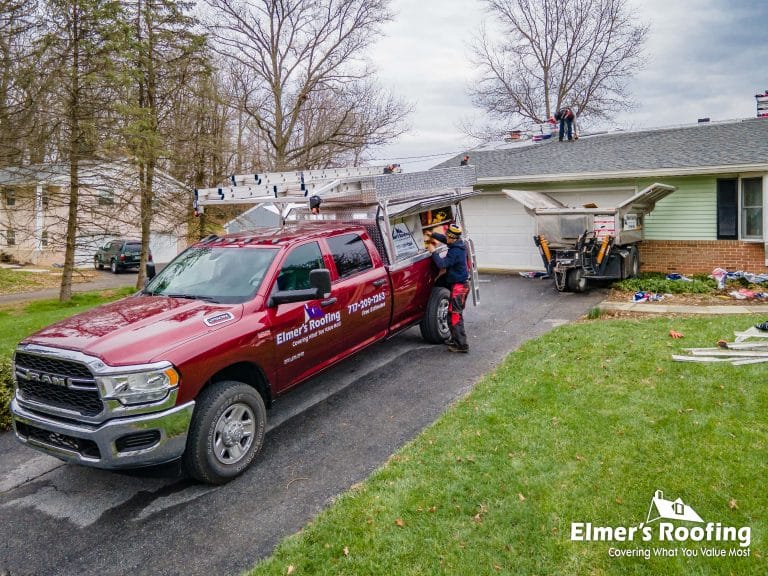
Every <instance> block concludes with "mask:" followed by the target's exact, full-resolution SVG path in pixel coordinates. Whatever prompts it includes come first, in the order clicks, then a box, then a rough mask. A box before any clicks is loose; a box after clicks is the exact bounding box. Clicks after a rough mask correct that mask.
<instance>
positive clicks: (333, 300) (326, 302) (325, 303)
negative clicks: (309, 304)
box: [320, 297, 336, 308]
mask: <svg viewBox="0 0 768 576" xmlns="http://www.w3.org/2000/svg"><path fill="white" fill-rule="evenodd" d="M331 304H336V298H335V297H334V298H327V299H325V300H323V301H322V302H320V306H322V307H323V308H325V307H326V306H330V305H331Z"/></svg>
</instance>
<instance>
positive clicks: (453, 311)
mask: <svg viewBox="0 0 768 576" xmlns="http://www.w3.org/2000/svg"><path fill="white" fill-rule="evenodd" d="M467 294H469V282H457V283H456V284H454V285H452V286H451V299H450V300H449V301H448V326H449V328H450V330H451V342H450V343H449V346H450V347H453V348H455V349H456V350H455V351H456V352H466V351H467V350H469V346H468V345H467V333H466V331H465V330H464V306H465V305H466V303H467ZM452 351H453V350H452Z"/></svg>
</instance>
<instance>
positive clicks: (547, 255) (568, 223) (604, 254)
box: [504, 183, 675, 292]
mask: <svg viewBox="0 0 768 576" xmlns="http://www.w3.org/2000/svg"><path fill="white" fill-rule="evenodd" d="M674 191H675V187H674V186H668V185H666V184H658V183H657V184H651V185H650V186H648V187H647V188H645V189H643V190H641V191H640V192H638V193H637V194H635V195H634V196H632V197H631V198H629V199H627V200H625V201H624V202H622V203H621V204H619V205H618V206H616V207H615V208H598V207H596V206H594V205H590V204H588V205H586V207H581V208H574V207H569V206H566V205H564V204H562V203H561V202H559V201H558V200H556V199H554V198H552V197H551V196H549V195H547V194H544V193H542V192H531V191H524V190H504V193H505V194H506V195H507V196H508V197H510V198H512V199H513V200H517V201H518V202H520V203H521V204H522V205H523V206H524V207H525V209H526V211H527V212H528V213H529V214H531V215H532V216H534V218H535V219H536V235H535V236H534V237H533V239H534V242H535V243H536V246H537V247H538V248H539V252H540V253H541V258H542V260H543V262H544V267H545V268H546V271H547V273H548V274H549V275H550V276H552V277H553V278H554V280H555V287H556V288H557V289H558V290H559V291H561V292H584V291H585V290H586V289H587V281H588V280H590V279H592V280H621V279H623V278H631V277H634V276H637V274H638V272H639V271H640V254H639V250H638V247H637V243H639V242H640V241H641V240H642V239H643V223H644V220H645V217H646V216H647V215H648V214H649V213H650V212H651V211H652V210H653V208H654V207H655V206H656V202H658V201H659V200H661V199H662V198H665V197H666V196H668V195H669V194H671V193H672V192H674Z"/></svg>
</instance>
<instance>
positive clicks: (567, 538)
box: [251, 316, 768, 575]
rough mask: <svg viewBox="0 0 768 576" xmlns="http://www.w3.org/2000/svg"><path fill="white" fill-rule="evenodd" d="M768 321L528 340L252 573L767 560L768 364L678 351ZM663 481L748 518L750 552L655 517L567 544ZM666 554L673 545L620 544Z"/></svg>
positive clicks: (632, 511) (609, 324) (628, 515)
mask: <svg viewBox="0 0 768 576" xmlns="http://www.w3.org/2000/svg"><path fill="white" fill-rule="evenodd" d="M758 320H760V319H758V318H750V317H745V316H729V317H717V318H714V317H699V318H691V319H669V318H653V319H648V320H642V321H633V320H596V321H589V322H583V323H578V324H572V325H567V326H563V327H561V328H558V329H556V330H554V331H552V332H551V333H549V334H547V335H545V336H543V337H541V338H539V339H536V340H534V341H531V342H528V343H526V344H525V345H524V346H523V347H522V348H521V349H520V350H519V351H517V352H515V353H513V354H511V355H510V356H509V357H508V359H507V360H506V361H505V362H504V363H503V365H502V366H501V367H500V368H499V369H498V370H497V371H496V372H494V373H493V374H490V375H488V376H487V377H486V378H485V379H484V380H483V381H482V382H481V383H480V384H479V385H478V386H477V388H476V389H475V390H474V391H473V392H472V393H471V394H470V395H469V396H468V397H466V398H465V399H464V400H462V401H461V402H459V403H457V404H456V405H455V406H454V407H452V409H451V410H449V411H448V413H446V414H445V415H444V416H443V417H442V418H441V419H440V420H439V421H438V422H436V423H435V424H434V425H433V426H431V427H430V428H428V429H427V430H425V431H424V433H423V434H422V435H421V436H420V437H418V438H417V439H416V440H414V441H413V442H411V443H410V444H409V445H407V446H406V447H404V448H403V449H402V450H400V451H399V452H398V453H397V454H396V455H395V456H393V457H392V458H391V459H390V461H389V462H388V463H387V464H386V465H385V466H383V467H382V468H381V469H380V470H378V471H377V472H376V473H375V474H373V475H372V477H371V478H370V479H369V480H367V481H366V482H364V483H363V484H361V485H359V486H356V487H354V488H353V489H352V490H351V491H350V492H349V493H347V494H344V495H343V496H341V497H340V498H339V499H338V501H337V502H336V503H335V504H334V505H332V506H330V507H329V509H327V510H326V511H325V512H323V513H322V514H320V516H319V517H318V518H316V519H315V520H313V521H312V522H311V523H310V524H309V525H308V526H307V527H306V528H305V529H304V530H303V531H302V532H301V533H299V534H297V535H295V536H293V537H291V538H288V539H287V540H285V541H284V543H283V544H281V546H280V547H279V549H278V550H277V551H276V553H275V555H274V556H273V557H271V558H269V559H267V560H266V561H264V562H263V563H261V564H260V565H258V566H257V567H256V569H254V571H253V572H252V573H251V574H252V575H261V574H275V575H278V574H297V575H298V574H334V575H336V574H350V575H353V574H354V575H357V574H398V575H401V574H461V575H464V574H473V575H474V574H515V575H525V574H531V575H533V574H536V575H550V574H552V575H554V574H557V575H581V574H594V575H603V574H622V575H623V574H648V575H651V574H681V575H682V574H686V575H687V574H724V575H725V574H739V575H742V574H765V573H768V565H767V564H766V560H765V556H766V554H767V553H768V550H767V549H766V544H767V543H768V540H767V539H766V534H767V531H768V519H767V518H766V511H767V510H768V495H767V494H766V490H765V489H764V484H765V477H766V472H767V470H766V469H767V468H768V458H767V457H766V448H768V446H767V444H768V425H767V424H766V413H767V412H768V392H766V386H765V366H766V365H761V364H756V365H749V366H742V367H734V366H731V365H718V364H693V363H676V362H673V361H672V360H671V358H670V356H671V354H672V353H676V352H678V351H680V350H682V349H683V348H684V347H688V346H712V345H714V343H715V342H716V341H717V340H718V339H720V338H726V339H732V338H733V331H734V330H736V329H744V328H747V327H748V326H750V325H751V324H754V323H755V322H756V321H758ZM671 328H674V329H675V330H678V331H680V332H683V333H684V334H685V338H684V339H682V340H672V339H671V338H670V337H669V336H668V332H669V330H670V329H671ZM656 490H662V491H663V493H664V498H665V499H669V500H674V499H676V498H678V497H680V498H682V500H683V501H684V502H685V504H688V505H689V506H691V507H693V509H694V510H695V511H696V512H697V513H698V514H699V515H700V516H701V517H702V518H703V519H704V521H705V522H711V523H714V524H715V527H716V525H717V523H719V524H720V527H721V528H722V527H733V528H737V529H739V528H743V527H748V529H749V530H750V531H751V542H750V546H749V548H748V551H749V554H750V556H749V557H742V558H739V557H728V556H726V557H725V558H709V557H704V556H703V551H702V548H706V549H712V548H714V549H716V550H717V551H720V550H725V553H726V554H730V550H731V549H733V550H735V551H739V550H741V551H742V552H744V551H745V550H743V549H742V548H741V547H740V546H739V544H738V542H695V541H690V540H689V541H688V542H667V541H665V542H660V541H659V536H658V529H659V528H658V527H659V524H660V521H656V522H652V523H649V524H648V525H647V526H649V527H651V528H652V531H651V540H650V541H649V542H644V541H642V540H641V537H640V536H637V538H636V540H635V541H634V542H614V543H609V542H605V541H603V542H594V541H593V542H583V541H580V542H577V541H571V524H572V523H576V522H581V523H586V522H590V523H592V524H593V525H594V526H600V527H627V528H629V527H632V526H639V525H640V523H641V522H644V521H645V520H646V515H647V513H648V510H649V504H650V502H651V499H652V497H653V496H654V493H655V491H656ZM664 522H666V523H669V521H668V520H666V521H664ZM680 526H683V527H688V528H690V527H693V526H696V524H691V523H687V522H680V521H678V522H675V523H674V527H675V528H678V527H680ZM638 534H642V532H640V531H638ZM742 534H744V532H743V531H742ZM683 548H685V549H686V550H687V551H688V552H687V553H689V554H694V553H696V554H697V556H692V557H683V554H685V553H686V552H685V551H684V550H683ZM654 549H657V550H661V549H664V550H665V552H666V553H667V554H672V553H675V554H677V557H659V556H651V557H650V558H649V559H645V558H644V557H626V556H624V557H618V558H617V557H612V555H616V554H617V553H619V552H617V551H626V550H630V551H633V552H634V553H636V554H644V553H645V552H644V551H645V550H648V551H650V552H653V551H654ZM659 553H661V552H659Z"/></svg>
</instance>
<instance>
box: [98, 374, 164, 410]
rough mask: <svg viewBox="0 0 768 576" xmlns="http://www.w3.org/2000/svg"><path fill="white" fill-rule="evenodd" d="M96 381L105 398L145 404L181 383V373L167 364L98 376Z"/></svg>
mask: <svg viewBox="0 0 768 576" xmlns="http://www.w3.org/2000/svg"><path fill="white" fill-rule="evenodd" d="M147 368H149V367H147ZM96 383H97V385H98V386H99V388H100V389H101V393H102V394H103V396H104V398H110V399H114V400H119V401H120V403H121V404H125V405H127V404H145V403H147V402H157V401H158V400H162V399H163V398H165V397H166V395H167V394H168V392H169V391H170V390H172V389H173V388H175V387H176V386H177V385H178V384H179V373H178V372H176V370H175V369H174V368H173V367H172V366H168V365H167V364H166V365H164V366H162V367H158V368H154V369H147V370H141V371H136V372H124V373H115V374H109V375H102V376H97V377H96Z"/></svg>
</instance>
